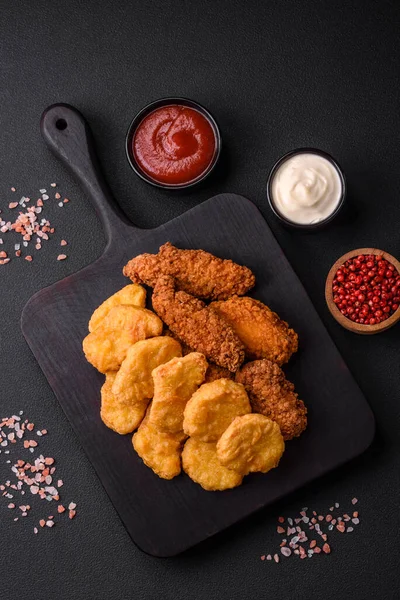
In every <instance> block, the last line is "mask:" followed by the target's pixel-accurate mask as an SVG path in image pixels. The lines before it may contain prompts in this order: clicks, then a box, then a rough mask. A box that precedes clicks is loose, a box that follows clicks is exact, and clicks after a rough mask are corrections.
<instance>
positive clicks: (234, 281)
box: [123, 242, 255, 300]
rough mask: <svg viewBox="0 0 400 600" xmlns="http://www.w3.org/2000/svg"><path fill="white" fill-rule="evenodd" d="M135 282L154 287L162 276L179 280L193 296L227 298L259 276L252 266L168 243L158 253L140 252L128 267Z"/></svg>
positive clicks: (245, 289)
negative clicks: (254, 273)
mask: <svg viewBox="0 0 400 600" xmlns="http://www.w3.org/2000/svg"><path fill="white" fill-rule="evenodd" d="M123 272H124V275H125V276H126V277H129V278H130V279H131V280H132V281H133V282H134V283H145V284H146V285H149V286H150V287H154V286H155V284H156V282H157V279H158V278H159V277H160V275H169V276H171V277H173V278H174V279H175V280H176V284H177V288H178V289H179V290H183V291H184V292H187V293H188V294H191V295H192V296H198V297H199V298H204V299H206V298H211V299H214V300H224V299H225V298H229V297H230V296H232V295H233V294H238V295H239V296H241V295H243V294H245V293H246V292H248V291H249V290H250V289H251V288H252V287H253V286H254V284H255V277H254V275H253V273H252V272H251V270H250V269H249V268H248V267H242V266H240V265H238V264H236V263H234V262H232V261H231V260H224V259H222V258H217V257H216V256H214V255H213V254H210V253H209V252H205V251H204V250H180V249H179V248H175V246H173V245H172V244H170V243H169V242H167V243H166V244H164V245H163V246H161V248H160V250H159V252H158V254H140V255H139V256H136V258H133V259H132V260H130V261H129V262H128V264H127V265H126V266H125V267H124V270H123Z"/></svg>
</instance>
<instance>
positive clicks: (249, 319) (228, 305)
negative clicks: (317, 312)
mask: <svg viewBox="0 0 400 600" xmlns="http://www.w3.org/2000/svg"><path fill="white" fill-rule="evenodd" d="M210 308H212V309H213V310H215V311H216V312H217V313H218V314H219V315H220V316H222V317H223V318H224V319H226V321H227V322H228V323H229V325H230V326H231V327H232V328H233V330H234V331H235V333H236V335H237V336H238V338H239V339H240V340H241V341H242V342H243V344H244V346H245V351H246V356H247V358H249V359H255V358H268V359H269V360H272V361H274V362H276V363H277V364H278V365H282V364H283V363H286V362H288V360H289V358H290V357H291V355H292V354H293V352H296V351H297V347H298V339H297V333H296V332H295V331H294V330H293V329H290V328H289V326H288V324H287V323H286V322H285V321H282V320H281V319H280V318H279V317H278V315H277V314H276V313H274V312H272V310H271V309H270V308H268V306H266V305H265V304H263V303H262V302H259V300H254V298H249V297H248V296H245V297H243V298H239V297H238V296H234V297H233V298H229V300H226V302H213V303H212V304H211V305H210Z"/></svg>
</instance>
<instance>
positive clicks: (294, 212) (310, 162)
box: [271, 152, 343, 225]
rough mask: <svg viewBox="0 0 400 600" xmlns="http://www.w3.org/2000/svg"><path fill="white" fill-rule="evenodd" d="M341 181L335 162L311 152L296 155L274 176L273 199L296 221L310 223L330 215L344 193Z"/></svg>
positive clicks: (289, 217)
mask: <svg viewBox="0 0 400 600" xmlns="http://www.w3.org/2000/svg"><path fill="white" fill-rule="evenodd" d="M342 191H343V190H342V180H341V178H340V176H339V173H338V170H337V169H336V167H335V165H334V164H333V163H332V162H330V161H329V160H328V159H327V158H324V157H323V156H320V155H319V154H313V153H311V152H304V153H303V152H302V153H299V154H294V155H293V156H290V157H289V158H288V159H287V160H285V161H284V162H283V163H282V164H281V165H280V167H278V169H277V171H276V172H275V174H274V175H273V179H272V182H271V196H272V197H271V200H272V202H273V204H274V206H275V208H276V210H277V211H278V212H279V213H280V214H281V215H282V216H283V217H285V218H286V219H288V220H289V221H292V222H293V223H299V224H302V225H311V224H313V223H319V222H320V221H324V220H325V219H326V218H328V217H329V216H330V215H331V214H332V213H333V212H334V210H335V209H336V207H337V206H338V204H339V202H340V199H341V196H342Z"/></svg>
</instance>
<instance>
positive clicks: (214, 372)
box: [164, 329, 235, 383]
mask: <svg viewBox="0 0 400 600" xmlns="http://www.w3.org/2000/svg"><path fill="white" fill-rule="evenodd" d="M164 335H168V336H170V337H172V338H174V339H175V340H176V341H177V342H179V343H180V345H181V346H182V356H186V355H187V354H190V353H191V352H194V349H193V348H189V346H188V345H187V344H185V342H184V341H183V340H181V339H180V338H178V336H177V335H175V333H173V332H172V331H171V330H170V329H166V330H165V331H164ZM234 377H235V375H234V373H231V372H230V371H229V369H226V368H225V367H219V366H218V365H216V364H215V363H213V362H209V363H208V367H207V371H206V376H205V379H204V383H210V381H216V380H217V379H233V378H234Z"/></svg>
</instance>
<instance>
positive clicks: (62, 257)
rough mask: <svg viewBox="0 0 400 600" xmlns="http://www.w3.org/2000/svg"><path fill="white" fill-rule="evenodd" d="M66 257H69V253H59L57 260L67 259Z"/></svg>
mask: <svg viewBox="0 0 400 600" xmlns="http://www.w3.org/2000/svg"><path fill="white" fill-rule="evenodd" d="M66 258H67V255H66V254H59V255H58V256H57V260H65V259H66Z"/></svg>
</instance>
